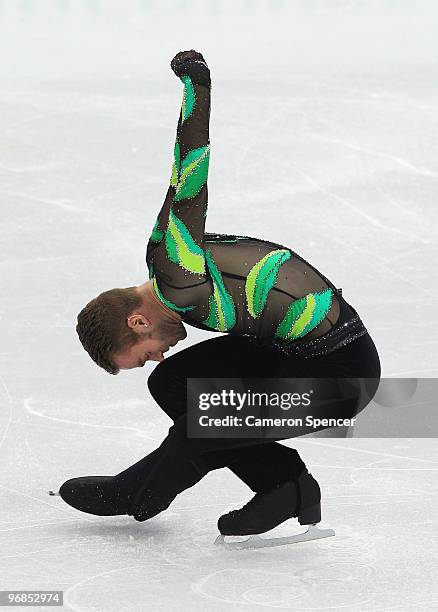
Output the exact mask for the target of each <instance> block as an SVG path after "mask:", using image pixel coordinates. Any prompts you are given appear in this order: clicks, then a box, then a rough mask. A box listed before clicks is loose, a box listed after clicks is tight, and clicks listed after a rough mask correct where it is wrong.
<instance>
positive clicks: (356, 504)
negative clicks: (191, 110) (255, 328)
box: [0, 0, 438, 612]
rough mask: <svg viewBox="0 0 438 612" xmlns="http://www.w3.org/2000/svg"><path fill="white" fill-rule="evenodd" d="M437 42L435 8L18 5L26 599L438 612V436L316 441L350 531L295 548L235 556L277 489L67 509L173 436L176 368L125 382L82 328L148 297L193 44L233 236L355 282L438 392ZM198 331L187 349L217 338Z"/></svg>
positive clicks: (355, 293) (16, 169) (369, 308)
mask: <svg viewBox="0 0 438 612" xmlns="http://www.w3.org/2000/svg"><path fill="white" fill-rule="evenodd" d="M437 25H438V9H437V6H436V3H434V2H432V1H429V2H426V1H424V0H419V1H415V2H414V1H413V0H412V1H408V0H399V1H395V0H394V1H389V0H381V1H377V0H375V1H368V2H367V1H361V0H356V1H354V0H350V1H347V0H345V1H340V0H339V1H337V0H333V1H331V2H329V1H328V0H327V1H325V0H324V1H323V0H312V1H310V0H309V1H308V2H304V0H303V1H301V2H298V1H290V2H286V1H283V2H282V1H281V0H277V1H274V0H272V1H268V0H264V1H258V2H257V1H255V0H254V1H246V2H245V1H243V0H237V1H235V2H231V1H229V2H222V1H221V0H217V1H215V2H213V1H208V2H200V1H199V2H194V1H189V0H186V1H185V2H177V1H175V2H172V3H171V2H148V1H143V2H140V1H131V2H129V1H128V2H123V3H122V2H116V1H115V0H111V1H108V2H103V1H100V2H99V1H98V0H94V1H91V0H88V1H85V0H84V1H82V2H81V1H79V0H77V1H76V2H75V1H73V0H72V1H71V2H68V0H58V1H55V0H52V1H47V2H37V1H32V0H25V1H24V0H23V1H21V2H13V1H5V0H3V1H2V2H1V3H0V56H1V57H2V60H1V63H0V77H1V88H0V127H1V139H0V176H1V187H0V194H1V211H2V224H1V228H0V232H1V242H0V248H1V261H0V266H1V277H0V278H1V302H0V316H1V329H2V331H1V334H2V341H1V348H0V354H1V367H0V377H1V378H0V404H1V410H0V461H1V466H2V469H1V478H0V491H1V504H0V539H1V547H0V589H20V588H22V589H62V590H64V591H65V603H64V607H65V609H70V610H76V611H81V612H85V611H90V612H91V611H105V612H113V611H114V612H121V611H123V610H135V611H137V610H156V611H166V612H171V611H177V610H178V611H180V610H198V609H199V610H209V611H212V612H216V611H218V612H222V611H225V610H229V609H234V610H239V611H246V610H271V609H272V610H274V609H286V610H298V611H304V610H344V611H345V610H348V611H350V610H351V611H354V612H359V611H360V612H362V611H366V612H368V611H369V612H377V611H397V612H398V611H400V612H402V611H403V612H408V611H416V612H417V611H419V610H433V609H438V591H437V583H436V570H437V546H436V542H437V538H436V532H437V524H436V514H435V511H436V507H435V503H436V495H437V468H438V453H437V444H436V440H434V439H429V440H428V439H423V440H415V439H354V438H353V439H317V438H313V439H312V438H309V439H300V440H295V441H294V446H295V447H296V448H297V449H298V450H299V452H300V453H301V455H302V457H303V459H304V460H305V461H306V463H307V464H308V466H309V469H311V471H312V472H313V474H314V475H315V476H316V477H317V478H318V480H319V481H320V483H321V487H322V491H323V523H322V524H323V525H324V526H327V527H332V528H334V529H335V530H336V537H335V538H330V539H327V540H321V541H319V542H310V543H304V544H297V545H295V546H289V547H282V548H273V549H265V550H259V551H257V550H255V551H232V552H231V551H227V550H222V549H218V548H217V547H214V546H213V545H212V542H213V540H214V538H215V536H216V533H217V531H216V520H217V518H218V517H219V516H220V514H222V513H223V512H224V511H226V510H228V509H231V508H233V507H236V506H239V505H241V504H242V503H245V502H246V501H247V500H248V499H249V498H250V496H251V492H250V491H249V490H248V489H247V488H246V487H245V486H244V485H243V484H242V483H240V482H239V481H238V480H237V479H236V478H235V477H234V476H233V475H232V474H231V473H229V472H227V471H226V470H220V471H217V472H214V473H211V474H209V475H208V476H207V477H206V478H205V479H204V480H203V481H202V482H201V483H200V484H199V485H197V486H196V487H194V488H193V489H191V490H189V491H186V492H185V493H184V494H182V495H181V496H180V497H179V498H178V499H177V500H176V501H175V502H174V503H173V504H172V506H171V507H170V508H169V510H168V511H167V512H165V513H163V514H161V515H159V516H157V517H156V518H154V519H152V520H151V521H149V522H147V523H136V522H135V521H133V520H132V519H128V518H125V517H114V518H111V517H108V518H100V517H93V516H89V515H85V514H81V513H79V512H76V511H75V510H73V509H71V508H70V507H68V506H67V505H65V504H64V503H63V502H62V501H61V500H60V499H59V498H50V497H49V496H48V495H47V493H46V491H47V490H48V489H52V488H57V487H58V486H59V485H60V484H61V483H62V482H63V481H64V480H66V479H67V478H71V477H74V476H80V475H87V474H113V473H117V472H119V471H121V470H122V469H123V468H124V467H127V466H128V465H130V464H132V463H134V462H135V461H137V460H138V459H140V458H141V457H142V456H144V455H145V454H147V453H148V452H149V451H150V450H152V449H153V448H155V447H156V446H157V445H158V444H159V443H160V441H161V440H162V439H163V437H164V436H165V434H166V432H167V429H168V427H169V426H170V421H169V420H168V418H167V417H166V416H165V415H163V414H162V413H161V411H160V409H159V407H158V406H157V405H156V404H155V402H154V401H153V399H152V398H151V397H150V395H149V393H148V390H147V387H146V379H147V376H148V375H149V373H150V372H151V371H152V369H153V367H154V365H155V364H147V365H146V366H145V368H144V369H143V370H140V369H137V370H133V371H131V372H129V373H128V372H125V373H122V374H120V375H119V376H110V375H109V374H107V373H106V372H104V371H103V370H100V369H99V368H98V367H97V366H95V365H94V364H93V363H92V362H91V360H90V359H89V358H88V356H87V355H86V353H85V352H84V351H83V350H82V348H81V346H80V344H79V342H78V340H77V337H76V333H75V329H74V326H75V321H76V315H77V313H78V312H79V310H80V309H81V308H82V307H83V306H84V305H85V304H86V303H87V302H88V301H89V300H90V299H92V298H93V297H95V295H97V294H98V293H100V292H101V291H103V290H106V289H109V288H112V287H116V286H120V287H125V286H131V285H134V284H140V283H142V282H144V281H145V280H146V278H147V272H146V267H145V263H144V254H145V246H146V240H147V238H148V236H149V233H150V230H151V228H152V225H153V223H154V221H155V217H156V214H157V212H158V210H159V208H160V206H161V203H162V200H163V197H164V194H165V191H166V189H167V185H168V181H169V177H170V168H171V163H172V151H173V142H174V135H175V126H176V121H177V116H178V112H179V107H180V101H181V85H180V83H179V82H178V81H177V79H175V77H174V76H173V74H172V73H171V71H170V69H169V67H168V65H169V62H170V59H171V58H172V56H173V55H174V54H175V53H176V52H177V51H179V50H181V49H189V48H195V49H198V50H200V51H202V52H203V53H204V54H205V57H206V58H207V60H208V61H209V63H210V66H211V70H212V77H213V83H214V89H213V99H212V114H211V142H212V157H211V170H210V181H209V198H210V199H209V215H208V218H207V230H208V231H212V232H215V231H223V232H230V233H233V232H234V233H241V234H248V235H254V236H259V237H261V238H267V239H271V240H274V241H278V242H280V243H282V244H286V245H288V246H291V247H292V248H293V249H294V250H296V251H298V252H299V253H300V254H301V255H303V256H304V257H305V258H307V259H309V260H310V261H311V262H312V263H313V264H314V265H316V266H317V267H319V268H320V269H321V271H322V272H323V273H324V274H326V275H327V276H328V277H329V278H330V279H331V280H332V281H333V282H334V283H335V284H337V285H338V286H341V287H343V290H344V296H345V297H346V299H347V300H348V301H349V302H350V303H351V304H352V305H353V306H354V307H355V308H356V309H357V310H358V312H359V314H360V315H361V317H362V318H363V320H364V322H365V324H366V326H367V327H368V329H369V331H370V333H371V335H372V336H373V338H374V340H375V343H376V345H377V348H378V350H379V353H380V357H381V362H382V374H383V375H384V376H393V377H403V376H412V377H436V376H437V375H438V360H437V344H438V331H437V325H436V323H435V321H436V319H435V318H434V315H435V314H436V311H437V305H438V303H437V302H438V288H437V273H436V270H437V264H438V256H437V220H438V215H437V209H436V206H437V201H438V139H437V127H438V88H437V83H438V81H437V76H438V70H437V68H438V64H437V57H438V55H437V51H438V42H437V37H436V31H437ZM188 331H189V335H188V338H187V339H186V340H185V341H184V342H182V343H180V344H179V345H178V347H177V349H174V350H175V351H176V350H180V348H181V349H183V348H185V347H187V346H189V345H190V344H192V343H194V342H197V341H199V340H200V339H204V338H207V337H210V336H211V334H208V333H207V332H202V331H199V330H196V329H193V328H188ZM288 444H289V443H288ZM290 523H291V524H286V525H283V526H282V527H281V528H278V529H277V532H278V534H279V535H280V534H281V535H285V534H290V533H292V532H293V531H294V530H297V527H296V525H295V524H294V523H293V521H291V522H290ZM16 609H22V608H16ZM23 609H26V610H27V609H28V608H23ZM47 609H49V608H47Z"/></svg>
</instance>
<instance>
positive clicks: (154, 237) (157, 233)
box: [149, 219, 164, 242]
mask: <svg viewBox="0 0 438 612" xmlns="http://www.w3.org/2000/svg"><path fill="white" fill-rule="evenodd" d="M158 225H159V219H157V220H156V221H155V225H154V227H153V229H152V234H151V236H150V238H149V240H150V241H151V242H161V239H162V238H163V236H164V232H162V231H161V230H159V229H158Z"/></svg>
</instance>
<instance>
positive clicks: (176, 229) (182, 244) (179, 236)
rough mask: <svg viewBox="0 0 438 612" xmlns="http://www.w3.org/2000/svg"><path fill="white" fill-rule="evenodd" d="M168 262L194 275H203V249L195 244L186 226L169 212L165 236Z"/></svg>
mask: <svg viewBox="0 0 438 612" xmlns="http://www.w3.org/2000/svg"><path fill="white" fill-rule="evenodd" d="M165 244H166V252H167V256H168V257H169V259H170V261H172V262H173V263H175V264H177V265H179V266H181V267H182V268H184V269H185V270H188V271H189V272H193V273H194V274H205V257H204V251H203V249H202V248H201V247H200V246H199V245H198V244H196V242H195V241H194V240H193V238H192V235H191V234H190V232H189V230H188V229H187V227H186V225H185V224H184V223H183V221H181V219H179V218H178V217H177V216H176V215H175V213H174V212H173V211H172V210H170V212H169V223H168V226H167V230H166V236H165Z"/></svg>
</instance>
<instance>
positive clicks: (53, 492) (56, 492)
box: [48, 491, 60, 497]
mask: <svg viewBox="0 0 438 612" xmlns="http://www.w3.org/2000/svg"><path fill="white" fill-rule="evenodd" d="M48 493H49V495H57V496H58V497H59V496H60V495H59V492H58V491H49V492H48Z"/></svg>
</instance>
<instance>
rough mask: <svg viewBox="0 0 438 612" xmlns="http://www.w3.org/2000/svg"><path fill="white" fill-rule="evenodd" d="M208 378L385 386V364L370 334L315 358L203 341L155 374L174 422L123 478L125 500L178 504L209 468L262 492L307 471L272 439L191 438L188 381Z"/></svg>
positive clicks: (232, 339) (155, 386)
mask: <svg viewBox="0 0 438 612" xmlns="http://www.w3.org/2000/svg"><path fill="white" fill-rule="evenodd" d="M204 377H205V378H214V377H216V378H263V377H269V378H274V377H279V378H280V377H283V378H293V377H327V378H329V377H370V378H372V379H373V380H375V381H376V382H377V384H378V379H379V377H380V361H379V357H378V353H377V350H376V347H375V345H374V342H373V340H372V339H371V337H370V336H369V334H366V335H364V336H362V337H360V338H358V339H356V340H354V341H353V342H351V343H350V344H347V345H346V346H344V347H342V348H340V349H338V350H336V351H334V352H332V353H330V354H328V355H324V356H320V357H314V358H310V359H303V358H297V357H290V356H289V357H288V356H285V355H284V354H282V353H280V352H278V351H277V350H275V349H266V348H261V347H256V346H254V345H253V344H251V343H250V342H249V341H248V340H247V339H246V338H245V337H239V336H231V335H227V336H221V337H218V338H213V339H209V340H206V341H204V342H200V343H198V344H195V345H193V346H191V347H189V348H187V349H185V350H183V351H180V352H178V353H176V354H175V355H173V356H172V357H169V358H167V359H165V360H164V361H163V362H161V363H159V364H158V366H157V367H156V368H155V369H154V371H153V372H152V373H151V375H150V376H149V380H148V387H149V390H150V392H151V394H152V396H153V397H154V399H155V400H156V402H157V403H158V404H159V406H160V407H161V408H162V409H163V410H164V412H165V413H166V414H167V415H168V416H169V417H170V418H171V419H172V420H173V422H174V423H173V425H172V427H171V428H170V429H169V433H168V435H167V437H166V438H165V440H164V441H163V442H162V444H161V445H160V446H159V447H158V448H157V449H156V450H154V451H153V452H152V453H150V454H149V455H147V456H146V457H144V458H143V459H141V460H140V461H139V462H137V463H136V464H134V465H133V466H131V467H129V468H128V469H126V470H124V471H123V472H121V473H120V474H117V476H115V482H116V484H117V486H118V488H119V490H120V492H121V495H122V496H125V497H126V498H127V499H128V500H130V501H131V502H133V501H134V500H135V497H136V498H137V499H136V500H135V503H137V502H138V499H139V495H138V492H139V491H148V492H149V496H150V499H151V503H152V504H153V503H155V502H154V501H153V500H166V499H173V498H174V497H175V496H176V495H177V494H178V493H180V492H181V491H183V490H185V489H187V488H188V487H191V486H193V485H194V484H195V483H196V482H198V481H199V480H200V479H201V478H202V477H203V476H204V475H205V474H206V473H208V472H209V471H211V470H214V469H218V468H222V467H228V468H229V469H230V470H231V471H232V472H233V473H234V474H235V475H236V476H238V477H239V478H240V479H241V480H242V481H243V482H245V483H246V484H247V485H248V486H249V487H250V488H251V489H252V490H253V491H255V492H264V491H268V490H270V489H272V488H273V487H275V486H277V485H278V484H281V483H283V482H286V481H288V480H291V479H296V478H298V476H299V474H300V473H301V472H302V470H303V469H304V468H305V465H304V463H303V461H302V460H301V458H300V457H299V455H298V453H297V451H296V450H294V449H291V448H289V447H287V446H284V445H282V444H281V443H279V442H273V441H272V440H269V439H268V440H254V439H253V440H251V439H244V440H243V439H220V438H215V439H208V438H204V439H196V438H188V437H187V435H186V410H187V406H186V404H187V389H186V381H187V378H204ZM377 384H376V386H375V388H376V389H377ZM372 395H373V393H371V394H370V397H372ZM335 405H336V401H335V400H334V407H335ZM362 407H363V406H362ZM136 494H137V495H136ZM134 515H135V514H134Z"/></svg>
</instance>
